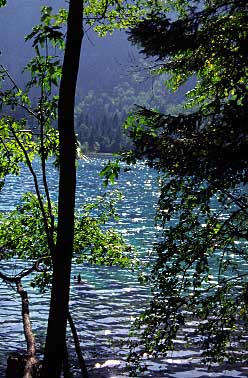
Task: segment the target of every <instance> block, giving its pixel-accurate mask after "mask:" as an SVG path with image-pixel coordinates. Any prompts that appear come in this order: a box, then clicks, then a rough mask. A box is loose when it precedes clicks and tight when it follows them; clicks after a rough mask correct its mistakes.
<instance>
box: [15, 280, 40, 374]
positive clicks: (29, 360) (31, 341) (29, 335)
mask: <svg viewBox="0 0 248 378" xmlns="http://www.w3.org/2000/svg"><path fill="white" fill-rule="evenodd" d="M16 287H17V292H18V294H20V296H21V299H22V322H23V329H24V335H25V339H26V342H27V357H26V359H25V366H24V372H23V378H32V377H34V376H35V375H36V370H37V367H38V360H37V358H36V357H35V352H36V350H35V338H34V335H33V332H32V326H31V322H30V317H29V302H28V294H27V292H26V291H25V290H24V289H23V287H22V284H21V281H17V282H16Z"/></svg>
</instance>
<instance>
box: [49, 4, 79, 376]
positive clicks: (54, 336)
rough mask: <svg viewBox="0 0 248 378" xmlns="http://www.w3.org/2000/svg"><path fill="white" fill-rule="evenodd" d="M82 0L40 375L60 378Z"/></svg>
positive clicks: (68, 61)
mask: <svg viewBox="0 0 248 378" xmlns="http://www.w3.org/2000/svg"><path fill="white" fill-rule="evenodd" d="M82 18H83V0H70V2H69V15H68V21H67V38H66V47H65V55H64V62H63V69H62V78H61V84H60V93H59V105H58V129H59V139H60V179H59V200H58V232H57V242H56V246H55V250H54V252H53V253H52V260H53V280H52V291H51V302H50V312H49V319H48V329H47V338H46V345H45V352H44V361H43V368H42V376H43V377H44V378H48V377H52V378H59V377H60V375H61V370H62V361H63V356H64V350H65V338H66V323H67V315H68V302H69V291H70V274H71V258H72V251H73V238H74V205H75V188H76V169H75V134H74V102H75V92H76V83H77V74H78V68H79V59H80V50H81V43H82V38H83V26H82Z"/></svg>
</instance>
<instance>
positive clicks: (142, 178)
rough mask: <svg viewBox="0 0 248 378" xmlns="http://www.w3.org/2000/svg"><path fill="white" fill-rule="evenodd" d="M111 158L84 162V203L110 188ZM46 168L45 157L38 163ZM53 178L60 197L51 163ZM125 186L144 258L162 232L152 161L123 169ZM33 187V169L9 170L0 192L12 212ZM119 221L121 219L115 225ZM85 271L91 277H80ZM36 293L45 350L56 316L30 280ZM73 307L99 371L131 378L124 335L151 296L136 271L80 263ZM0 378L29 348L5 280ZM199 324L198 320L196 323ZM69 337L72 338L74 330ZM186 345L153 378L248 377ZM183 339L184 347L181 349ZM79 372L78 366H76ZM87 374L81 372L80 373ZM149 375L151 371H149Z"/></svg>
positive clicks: (0, 290) (130, 233)
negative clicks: (211, 364)
mask: <svg viewBox="0 0 248 378" xmlns="http://www.w3.org/2000/svg"><path fill="white" fill-rule="evenodd" d="M107 160H108V159H107V158H102V157H94V158H90V159H89V160H88V161H79V162H78V171H77V172H78V178H77V183H78V184H77V199H76V203H77V206H80V205H82V204H83V203H84V202H85V201H89V200H90V199H93V198H94V197H95V196H96V195H99V194H102V193H103V192H104V189H103V187H102V179H101V178H100V177H99V175H98V174H99V172H100V170H101V168H102V167H103V165H104V163H105V162H107ZM37 168H38V163H37ZM47 174H48V181H49V186H50V190H51V193H52V196H53V198H54V199H56V195H57V184H58V183H57V172H56V170H55V169H54V168H53V166H52V165H50V166H49V169H48V172H47ZM115 188H119V189H121V190H122V191H123V200H122V201H121V203H120V204H119V205H118V213H119V220H118V222H117V223H116V224H115V227H116V228H117V229H118V230H119V231H120V232H121V233H122V234H123V235H124V236H125V237H126V238H127V240H128V241H129V242H130V243H132V244H134V245H135V246H136V247H137V248H138V250H139V251H140V252H139V253H140V254H141V256H142V257H143V258H144V257H145V256H146V258H147V256H148V252H149V251H150V252H151V251H152V243H153V242H154V241H155V238H156V236H155V235H156V230H155V227H154V222H153V217H154V214H155V207H156V202H157V199H158V188H157V185H156V176H155V173H154V172H153V171H151V170H149V169H148V168H147V167H146V166H145V164H144V163H140V164H138V165H137V166H136V167H134V169H133V170H132V171H131V172H126V173H124V174H123V175H121V177H120V180H119V181H118V184H115V185H114V186H113V189H115ZM26 191H33V184H32V178H31V177H30V175H29V174H28V171H27V170H26V169H24V172H23V174H22V175H21V176H19V177H13V176H9V177H8V178H7V181H6V186H5V188H4V190H3V191H2V193H1V194H0V209H1V210H2V211H5V210H11V209H13V208H14V207H15V205H16V204H17V203H18V202H19V200H20V196H21V194H22V193H24V192H26ZM112 225H113V224H112ZM24 265H25V263H24V262H22V261H15V262H14V263H13V262H11V263H6V262H2V263H1V269H4V270H5V271H11V272H13V271H15V272H18V271H20V270H22V269H23V268H24ZM78 273H80V274H81V276H82V279H83V281H84V283H83V284H81V285H79V284H77V282H75V281H74V279H73V277H74V275H75V274H78ZM23 284H24V287H25V288H26V289H28V292H29V297H30V311H31V312H30V316H31V320H32V324H33V330H34V332H35V335H36V341H37V346H38V349H39V348H40V347H42V345H43V343H44V335H45V330H46V320H47V314H48V301H49V296H48V294H44V295H41V294H37V292H35V290H34V289H31V288H29V287H28V286H27V285H28V282H25V281H24V282H23ZM71 284H72V285H71V286H72V287H71V301H70V307H71V312H72V316H73V318H74V320H75V323H76V325H77V329H78V332H79V337H80V342H81V347H82V350H83V353H84V355H85V358H86V361H88V362H89V365H90V369H91V374H92V376H98V374H99V373H101V372H102V371H104V372H106V369H107V367H108V366H109V367H110V370H109V373H108V374H107V375H106V376H107V377H112V378H118V377H120V376H125V373H124V372H123V367H124V364H125V355H126V353H127V350H126V348H125V346H122V344H121V341H123V340H125V339H126V337H127V335H128V330H129V324H130V321H132V319H134V317H135V316H137V314H138V313H139V312H140V310H141V309H142V308H144V306H145V304H146V303H147V301H148V300H149V296H148V289H147V288H146V287H142V286H140V285H139V284H138V281H137V276H136V274H135V273H134V272H132V271H128V270H123V269H119V268H118V267H112V268H106V267H101V266H92V265H87V264H86V265H81V266H76V265H74V266H73V272H72V280H71ZM0 326H1V328H0V377H4V370H5V360H6V356H7V355H8V353H10V352H13V351H17V350H19V351H20V352H23V350H25V340H24V337H23V332H22V321H21V307H20V299H19V296H18V295H17V294H16V293H15V289H14V288H12V287H10V286H7V285H5V284H2V285H1V287H0ZM192 327H193V325H192ZM68 337H69V340H70V336H68ZM177 345H178V346H179V347H178V351H177V352H175V353H174V354H170V355H168V357H167V358H166V359H164V360H161V361H152V362H151V363H150V366H149V367H150V370H149V372H148V373H147V375H148V376H151V377H177V378H180V377H245V376H247V374H246V372H245V370H244V368H243V367H240V369H237V370H226V371H225V372H223V369H222V370H218V369H216V370H213V371H211V372H208V371H207V370H206V369H203V368H202V366H201V365H200V364H199V353H198V352H197V351H195V350H187V349H185V348H184V341H183V338H180V337H179V339H178V340H177ZM180 345H181V346H182V347H180ZM75 375H77V370H76V369H75ZM78 376H79V375H78ZM144 376H145V375H144Z"/></svg>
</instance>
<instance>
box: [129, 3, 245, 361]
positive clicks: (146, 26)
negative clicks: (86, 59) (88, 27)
mask: <svg viewBox="0 0 248 378" xmlns="http://www.w3.org/2000/svg"><path fill="white" fill-rule="evenodd" d="M169 3H170V4H171V6H172V10H173V11H174V12H175V13H174V15H175V16H174V17H173V19H172V20H171V19H170V18H169V16H168V13H167V12H166V11H165V12H158V13H151V14H150V17H148V18H146V19H144V21H143V23H141V24H139V25H137V26H136V27H135V28H134V29H133V30H132V31H131V33H130V39H131V40H132V41H133V42H134V43H138V44H139V46H142V49H143V50H142V51H143V52H144V53H145V54H146V55H148V56H150V55H151V56H154V57H156V58H157V59H158V60H157V64H156V67H155V68H154V69H155V70H156V72H157V73H158V74H160V73H163V74H164V73H167V74H168V75H169V78H168V81H167V84H168V85H169V86H170V87H171V88H173V89H174V90H176V89H177V88H178V87H180V86H181V85H182V84H183V83H185V82H186V81H187V80H188V79H189V78H191V77H192V75H194V77H195V86H194V88H193V89H192V90H191V91H189V92H188V94H187V102H186V105H185V108H186V109H185V112H181V113H178V114H174V115H172V114H162V113H159V112H155V111H153V110H151V109H146V108H137V110H136V113H135V114H133V115H132V116H131V117H130V118H129V120H128V121H127V124H126V127H127V129H128V131H129V135H130V136H131V138H132V140H133V143H134V146H135V147H134V151H133V152H129V153H127V154H126V156H125V159H126V160H127V161H128V162H130V163H132V162H134V161H135V160H136V159H137V158H138V159H140V158H144V157H145V158H147V160H148V164H149V165H150V166H152V167H154V168H156V169H158V170H159V171H160V176H161V177H160V179H161V181H160V185H161V196H160V199H159V203H158V213H157V223H158V225H160V226H161V228H162V230H161V232H160V233H159V234H158V240H157V244H156V248H155V250H156V256H157V257H156V259H155V262H154V265H153V267H152V271H151V275H150V276H149V277H148V280H150V282H151V284H152V285H153V298H152V300H151V302H150V307H149V308H148V309H147V311H145V312H144V313H143V315H142V316H141V317H140V319H137V321H136V322H135V325H134V326H135V327H136V333H135V334H136V336H137V335H140V336H141V339H139V340H138V341H133V342H132V353H131V357H130V359H131V360H133V359H134V360H136V361H137V360H139V359H141V360H142V355H143V353H147V355H148V356H150V357H154V356H159V355H165V354H166V353H167V351H168V350H171V349H173V348H174V340H175V338H176V335H177V334H178V333H180V331H181V330H184V333H185V335H186V337H188V338H189V341H190V342H191V343H195V344H196V345H199V346H200V348H201V349H202V350H203V353H202V356H203V358H204V361H206V362H208V363H210V364H211V363H213V362H216V361H222V362H223V361H230V362H233V361H237V360H245V359H247V342H246V336H247V326H248V323H247V322H248V318H247V288H248V279H247V278H248V276H247V260H248V254H247V245H248V238H247V203H248V197H247V180H248V159H247V147H248V145H247V140H248V139H247V138H248V136H247V121H248V112H247V105H248V97H247V84H248V83H247V67H248V61H247V53H246V46H247V43H248V28H247V25H248V24H247V21H248V18H247V17H248V3H247V1H239V0H235V1H232V0H214V1H196V0H195V1H194V0H192V1H188V2H185V1H170V2H169ZM192 320H194V321H195V323H194V324H195V330H194V332H193V333H192V330H191V331H190V329H188V328H187V324H189V323H188V322H191V323H190V324H192ZM137 329H140V331H138V330H137ZM187 329H188V331H187ZM133 340H135V339H133Z"/></svg>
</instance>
